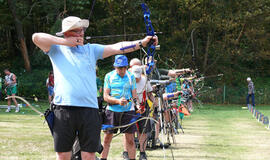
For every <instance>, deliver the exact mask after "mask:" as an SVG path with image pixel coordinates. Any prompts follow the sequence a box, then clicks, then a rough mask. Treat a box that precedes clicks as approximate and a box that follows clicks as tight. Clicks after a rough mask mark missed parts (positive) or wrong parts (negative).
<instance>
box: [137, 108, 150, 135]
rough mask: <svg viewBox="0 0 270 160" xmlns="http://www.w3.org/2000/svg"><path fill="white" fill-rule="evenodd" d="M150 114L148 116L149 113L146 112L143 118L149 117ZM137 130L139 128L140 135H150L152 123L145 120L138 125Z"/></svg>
mask: <svg viewBox="0 0 270 160" xmlns="http://www.w3.org/2000/svg"><path fill="white" fill-rule="evenodd" d="M148 115H149V114H148V111H147V110H146V111H145V112H144V113H143V114H142V117H147V116H148ZM137 128H138V131H139V133H149V132H151V122H150V120H149V119H144V120H141V121H139V122H138V123H137Z"/></svg>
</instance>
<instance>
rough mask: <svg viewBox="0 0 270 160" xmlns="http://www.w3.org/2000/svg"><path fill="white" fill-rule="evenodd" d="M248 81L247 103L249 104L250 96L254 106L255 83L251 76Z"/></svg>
mask: <svg viewBox="0 0 270 160" xmlns="http://www.w3.org/2000/svg"><path fill="white" fill-rule="evenodd" d="M247 82H248V95H247V105H249V98H250V97H251V102H252V106H253V107H255V98H254V84H253V82H252V80H251V78H250V77H248V78H247Z"/></svg>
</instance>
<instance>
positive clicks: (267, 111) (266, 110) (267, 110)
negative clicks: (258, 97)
mask: <svg viewBox="0 0 270 160" xmlns="http://www.w3.org/2000/svg"><path fill="white" fill-rule="evenodd" d="M256 109H258V110H259V111H260V112H261V113H262V114H264V115H265V116H268V117H269V118H270V106H266V105H262V106H256Z"/></svg>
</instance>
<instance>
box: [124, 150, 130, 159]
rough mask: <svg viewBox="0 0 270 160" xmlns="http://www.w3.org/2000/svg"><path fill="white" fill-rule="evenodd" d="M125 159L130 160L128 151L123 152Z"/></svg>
mask: <svg viewBox="0 0 270 160" xmlns="http://www.w3.org/2000/svg"><path fill="white" fill-rule="evenodd" d="M123 159H124V160H129V157H128V152H126V151H124V152H123Z"/></svg>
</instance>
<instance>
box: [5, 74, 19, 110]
mask: <svg viewBox="0 0 270 160" xmlns="http://www.w3.org/2000/svg"><path fill="white" fill-rule="evenodd" d="M4 72H5V74H6V76H5V86H6V89H5V92H6V94H7V96H8V97H9V96H15V95H16V93H17V79H16V75H15V74H14V73H11V72H10V71H9V69H5V70H4ZM7 101H8V108H7V110H6V112H10V110H11V109H10V108H11V107H10V105H11V99H9V98H8V100H7ZM12 101H13V102H14V104H15V106H16V109H15V112H16V113H17V112H20V108H19V107H18V103H17V101H16V99H15V98H12Z"/></svg>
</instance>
